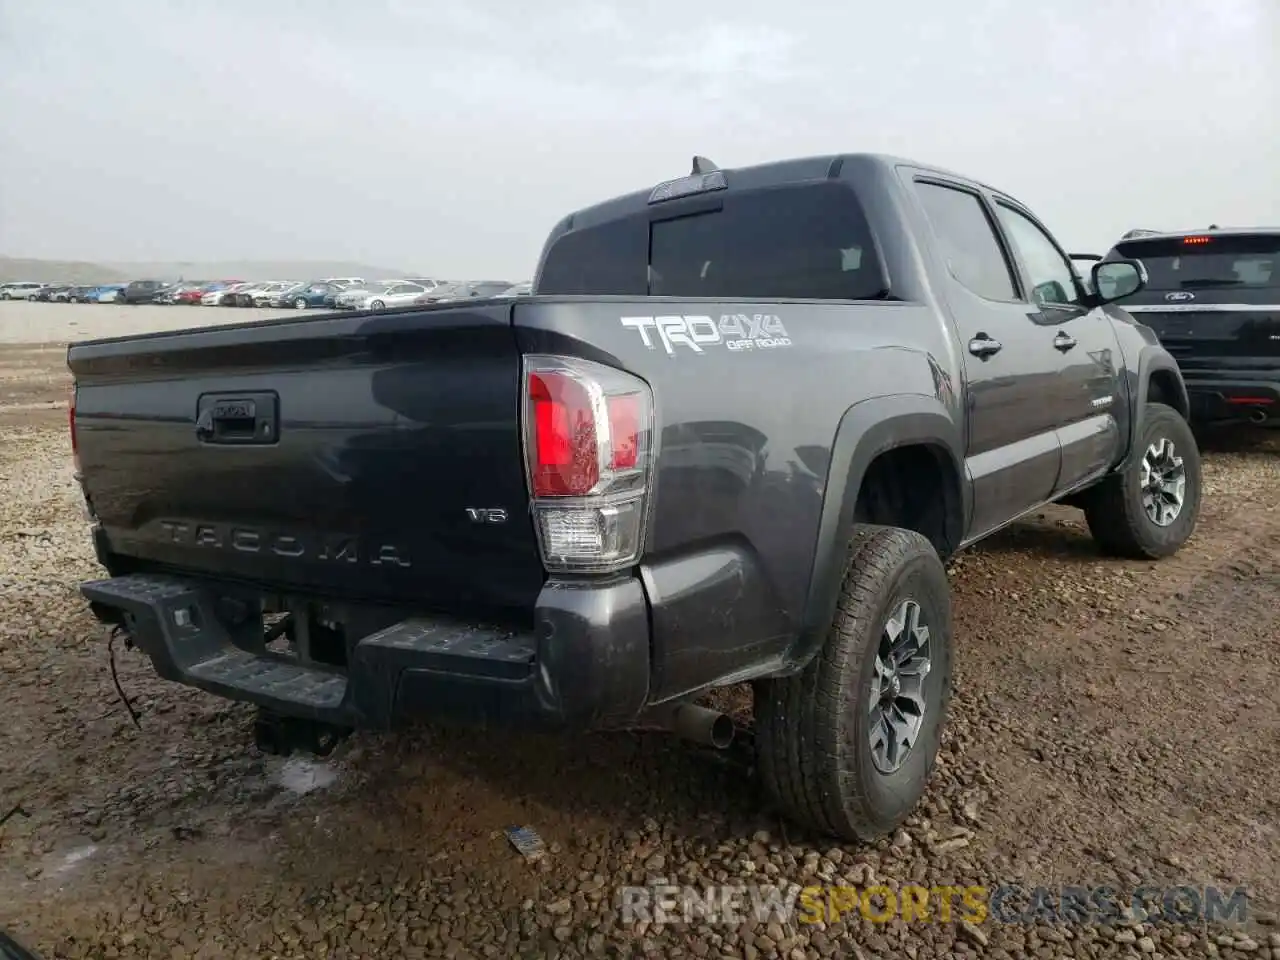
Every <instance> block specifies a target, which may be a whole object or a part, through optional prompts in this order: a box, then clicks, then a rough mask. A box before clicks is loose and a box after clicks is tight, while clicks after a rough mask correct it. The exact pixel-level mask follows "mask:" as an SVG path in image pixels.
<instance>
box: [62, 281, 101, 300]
mask: <svg viewBox="0 0 1280 960" xmlns="http://www.w3.org/2000/svg"><path fill="white" fill-rule="evenodd" d="M92 289H94V288H93V287H92V286H90V285H88V284H83V283H77V284H74V285H73V286H70V287H67V289H65V290H62V291H59V293H58V299H59V300H60V301H64V302H66V303H83V302H84V301H85V297H87V296H88V295H89V291H90V290H92Z"/></svg>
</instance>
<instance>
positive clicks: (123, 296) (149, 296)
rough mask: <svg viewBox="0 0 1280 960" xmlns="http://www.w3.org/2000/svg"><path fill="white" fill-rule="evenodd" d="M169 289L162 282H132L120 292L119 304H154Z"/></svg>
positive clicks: (167, 285)
mask: <svg viewBox="0 0 1280 960" xmlns="http://www.w3.org/2000/svg"><path fill="white" fill-rule="evenodd" d="M168 288H169V284H167V283H165V282H164V281H163V280H134V281H133V282H132V283H130V284H129V285H128V286H127V287H125V288H124V289H123V290H121V291H120V296H119V297H117V300H118V301H119V302H120V303H154V302H155V299H156V297H158V296H159V295H160V294H161V293H163V292H164V291H165V290H167V289H168Z"/></svg>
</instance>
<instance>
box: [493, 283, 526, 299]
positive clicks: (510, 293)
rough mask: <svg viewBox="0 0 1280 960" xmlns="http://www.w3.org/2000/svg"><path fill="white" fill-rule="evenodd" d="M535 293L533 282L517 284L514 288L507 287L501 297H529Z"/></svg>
mask: <svg viewBox="0 0 1280 960" xmlns="http://www.w3.org/2000/svg"><path fill="white" fill-rule="evenodd" d="M532 292H533V284H532V283H531V282H528V281H526V282H524V283H517V284H516V285H515V286H514V287H507V289H506V290H504V291H502V293H501V294H499V296H503V297H527V296H529V294H531V293H532Z"/></svg>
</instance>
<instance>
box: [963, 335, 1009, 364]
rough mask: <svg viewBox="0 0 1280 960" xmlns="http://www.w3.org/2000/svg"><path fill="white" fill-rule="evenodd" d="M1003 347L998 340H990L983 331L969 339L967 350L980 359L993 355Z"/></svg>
mask: <svg viewBox="0 0 1280 960" xmlns="http://www.w3.org/2000/svg"><path fill="white" fill-rule="evenodd" d="M1003 348H1004V344H1003V343H1001V342H1000V341H999V340H992V339H991V338H990V337H988V336H987V335H986V334H985V333H980V334H978V335H977V336H976V337H974V338H973V339H972V340H970V341H969V352H970V353H972V354H973V355H974V356H975V357H978V358H979V359H980V360H986V359H987V357H992V356H995V355H996V354H997V353H999V352H1000V351H1001V350H1002V349H1003Z"/></svg>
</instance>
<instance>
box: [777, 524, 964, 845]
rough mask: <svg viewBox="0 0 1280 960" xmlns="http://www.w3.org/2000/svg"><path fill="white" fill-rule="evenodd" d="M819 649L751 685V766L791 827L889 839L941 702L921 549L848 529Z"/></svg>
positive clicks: (910, 794) (943, 670)
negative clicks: (790, 671) (781, 673)
mask: <svg viewBox="0 0 1280 960" xmlns="http://www.w3.org/2000/svg"><path fill="white" fill-rule="evenodd" d="M846 570H847V572H846V573H845V578H844V584H843V586H842V587H841V591H840V600H839V603H838V605H837V607H836V615H835V621H834V622H833V623H832V625H831V627H830V629H829V631H828V633H827V638H826V641H825V642H824V644H823V646H822V649H821V650H820V651H819V652H818V654H817V655H816V656H815V657H814V658H813V660H812V661H811V662H810V663H809V665H808V666H807V667H806V668H805V669H804V671H803V672H801V673H799V674H796V675H795V676H792V677H785V678H779V679H772V680H762V681H758V682H757V683H756V687H755V717H756V752H757V767H758V769H759V771H760V776H761V779H762V780H763V783H764V788H765V791H766V792H767V793H768V794H769V795H770V797H771V799H772V800H773V801H774V803H775V804H776V805H777V806H778V807H779V808H780V809H781V811H782V812H784V813H785V814H787V815H788V816H790V817H791V818H792V819H794V820H795V821H796V822H797V823H800V824H803V825H804V826H806V827H808V828H810V829H812V830H815V831H818V832H821V833H825V834H830V835H833V836H836V837H841V838H843V839H845V840H851V841H852V840H862V841H870V840H875V839H877V838H878V837H882V836H884V835H885V834H887V833H890V832H892V831H893V830H894V829H895V828H896V827H897V826H898V825H899V824H901V823H902V821H903V820H905V819H906V818H907V816H908V815H909V814H910V813H911V811H912V810H913V809H914V808H915V806H916V804H917V803H918V802H919V800H920V798H921V796H922V795H923V794H924V790H925V786H926V784H927V783H928V780H929V776H930V774H931V773H932V772H933V765H934V762H935V760H936V759H937V756H938V745H939V743H940V741H941V737H942V727H943V724H944V722H945V720H946V715H947V709H948V705H949V702H950V698H951V599H950V591H949V585H948V583H947V574H946V571H945V569H944V568H943V566H942V561H941V560H940V559H939V558H938V554H937V552H936V551H935V550H934V548H933V546H932V544H930V543H929V541H928V540H926V539H925V538H924V537H922V536H921V535H920V534H918V533H914V532H912V531H910V530H901V529H898V528H894V527H875V526H859V527H857V528H855V532H854V536H853V539H852V540H851V541H850V544H849V553H848V559H847V568H846Z"/></svg>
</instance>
